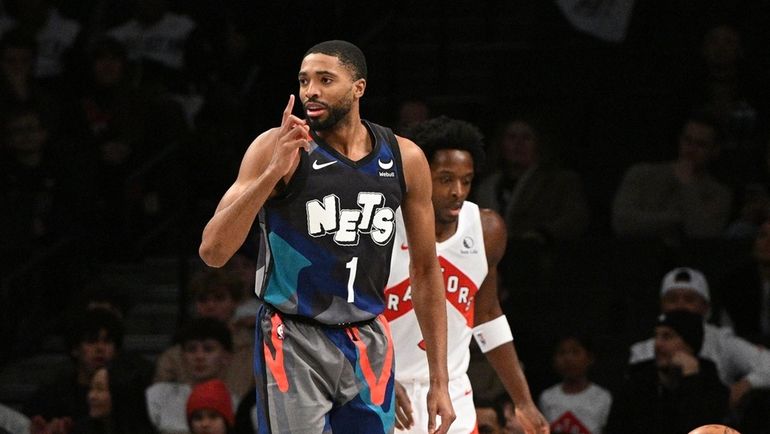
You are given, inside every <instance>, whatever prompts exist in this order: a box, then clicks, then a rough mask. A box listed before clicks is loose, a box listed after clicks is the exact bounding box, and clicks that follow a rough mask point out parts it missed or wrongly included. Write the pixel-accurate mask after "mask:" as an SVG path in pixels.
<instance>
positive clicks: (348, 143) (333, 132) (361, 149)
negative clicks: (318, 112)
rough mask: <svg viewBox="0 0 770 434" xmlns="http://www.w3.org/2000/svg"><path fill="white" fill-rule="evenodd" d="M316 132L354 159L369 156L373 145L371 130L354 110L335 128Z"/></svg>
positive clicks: (340, 151) (325, 140) (343, 153)
mask: <svg viewBox="0 0 770 434" xmlns="http://www.w3.org/2000/svg"><path fill="white" fill-rule="evenodd" d="M316 134H318V137H320V138H322V139H323V140H324V142H326V144H327V145H329V146H331V147H332V148H334V150H336V151H337V152H339V153H340V154H342V155H344V156H346V157H348V158H349V159H351V160H353V161H358V160H360V159H361V158H363V157H365V156H367V155H368V154H369V152H371V150H372V147H373V144H372V141H371V139H370V138H369V132H368V131H367V129H366V127H365V126H364V124H363V123H361V117H360V116H359V115H358V113H353V112H352V111H351V113H349V114H348V116H346V117H345V118H344V119H340V121H339V122H338V123H337V125H335V126H334V127H333V128H330V129H328V130H324V131H316Z"/></svg>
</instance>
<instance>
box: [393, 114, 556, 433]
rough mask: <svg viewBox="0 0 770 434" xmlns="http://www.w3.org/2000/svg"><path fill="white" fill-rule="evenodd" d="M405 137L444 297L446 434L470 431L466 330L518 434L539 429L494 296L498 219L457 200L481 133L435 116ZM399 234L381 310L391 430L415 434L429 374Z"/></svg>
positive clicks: (466, 185)
mask: <svg viewBox="0 0 770 434" xmlns="http://www.w3.org/2000/svg"><path fill="white" fill-rule="evenodd" d="M411 137H412V139H413V140H414V141H415V142H416V143H417V144H418V145H419V146H420V147H421V148H422V150H423V151H424V152H425V154H426V156H427V158H428V161H429V163H430V171H431V177H432V183H433V197H432V200H433V209H434V212H435V220H436V226H435V230H436V241H437V244H436V250H437V251H438V256H439V261H440V263H441V267H442V269H443V273H444V281H445V284H446V300H442V301H441V302H440V305H441V307H442V308H445V309H446V310H447V327H448V329H449V339H448V342H447V346H448V351H449V354H448V356H449V359H448V370H449V379H450V382H449V393H450V396H451V398H452V404H453V406H454V409H455V412H456V414H457V420H456V421H455V423H454V424H453V425H452V429H451V432H453V433H464V434H467V433H471V432H477V431H476V413H475V410H474V405H473V394H472V390H471V383H470V381H469V379H468V376H467V375H466V371H467V369H468V363H469V360H470V351H469V348H468V346H469V344H470V339H471V335H473V336H474V337H475V338H476V342H477V343H478V344H479V347H480V348H481V351H483V352H484V353H485V354H486V356H487V359H488V360H489V362H490V364H491V365H492V367H493V368H494V369H495V371H496V372H497V374H498V375H499V377H500V379H501V380H502V383H503V385H504V386H505V389H506V391H507V392H508V394H509V395H510V396H511V398H512V399H513V401H514V402H515V403H516V415H517V417H518V419H519V421H520V422H521V425H522V426H523V427H524V428H525V431H526V432H527V433H528V434H531V433H547V432H549V427H548V423H547V422H546V420H545V418H544V417H543V416H542V415H541V414H540V412H539V411H538V410H537V408H536V407H535V404H534V403H533V401H532V397H531V396H530V392H529V387H528V385H527V381H526V379H525V378H524V374H523V373H522V370H521V367H520V365H519V361H518V357H517V355H516V350H515V348H514V345H513V342H512V341H513V338H512V334H511V329H510V327H509V325H508V321H507V319H506V318H505V316H504V315H503V314H502V310H501V308H500V303H499V301H498V298H497V271H496V269H497V264H498V262H499V261H500V258H502V256H503V253H504V251H505V242H506V233H505V226H504V223H503V220H502V218H501V217H500V215H498V214H497V213H495V212H494V211H491V210H488V209H479V207H478V206H477V205H476V204H474V203H472V202H469V201H466V200H465V199H466V198H467V197H468V193H469V192H470V187H471V181H472V180H473V176H474V173H475V172H476V168H477V167H478V166H479V165H480V164H481V159H482V158H483V148H482V142H481V141H482V136H481V133H480V132H479V131H478V129H476V127H474V126H473V125H471V124H469V123H467V122H463V121H459V120H453V119H449V118H447V117H439V118H435V119H431V120H429V121H426V122H423V123H421V124H418V125H417V126H415V128H414V129H413V131H412V134H411ZM397 222H400V220H399V218H397ZM426 230H427V229H426ZM404 235H405V233H404V231H403V229H402V227H401V225H400V224H399V225H397V227H396V242H395V244H394V247H393V259H392V263H391V274H390V278H389V280H388V287H387V289H386V290H385V294H386V297H387V309H386V311H385V315H386V317H387V318H388V320H390V322H391V330H392V333H393V340H394V342H395V344H396V380H397V385H398V383H400V385H403V387H404V389H405V390H402V389H400V388H399V389H398V390H397V401H398V403H399V404H398V405H399V408H398V409H397V410H396V411H397V416H398V418H399V419H398V422H397V427H398V428H402V427H404V428H411V430H410V431H409V432H412V433H423V432H425V423H424V418H425V417H427V416H428V413H427V409H426V408H425V406H424V405H423V404H422V402H423V401H424V399H425V394H426V393H427V391H428V386H429V384H430V383H429V380H430V377H429V370H428V359H427V358H426V352H425V341H424V336H423V335H422V334H421V333H420V329H419V328H418V327H417V317H416V316H415V313H416V312H415V311H414V310H413V301H414V288H413V283H414V282H413V281H412V280H411V279H410V276H409V273H408V269H409V266H410V261H411V260H413V258H414V254H412V252H411V250H412V249H413V247H414V246H413V245H412V244H411V242H410V241H409V240H408V239H407V238H406V237H405V236H404ZM418 247H419V246H418ZM402 392H403V393H405V394H406V395H408V399H402V398H406V397H405V396H404V395H402ZM412 403H414V406H412ZM410 416H413V419H412V417H410ZM413 422H414V423H413ZM412 425H413V426H412Z"/></svg>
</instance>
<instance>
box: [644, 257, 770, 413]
mask: <svg viewBox="0 0 770 434" xmlns="http://www.w3.org/2000/svg"><path fill="white" fill-rule="evenodd" d="M710 300H711V297H710V295H709V288H708V282H707V281H706V278H705V276H704V275H703V274H702V273H701V272H699V271H697V270H694V269H691V268H676V269H674V270H672V271H670V272H669V273H667V274H666V275H665V277H664V278H663V282H662V283H661V288H660V310H661V312H662V313H668V312H671V311H673V310H677V309H683V310H687V311H689V312H692V313H696V314H698V315H700V316H701V318H702V319H703V320H704V337H703V345H702V346H701V349H700V352H699V353H698V356H699V357H701V358H703V359H705V360H709V361H711V362H713V363H715V364H716V368H717V373H718V374H719V378H720V380H721V381H722V383H723V384H724V385H725V386H728V387H729V388H730V406H731V408H737V407H739V406H740V407H741V408H743V406H745V405H749V404H750V401H751V399H753V396H755V395H756V393H750V392H752V391H753V390H758V389H764V390H766V389H767V388H769V387H770V351H768V350H767V349H766V348H761V347H759V346H757V345H754V344H752V343H750V342H748V341H746V340H744V339H741V338H739V337H737V336H735V335H734V334H733V331H732V330H731V329H729V328H719V327H717V326H714V325H712V324H709V323H705V318H706V315H707V314H708V312H709V310H710V308H711V306H710ZM654 358H655V340H654V339H647V340H644V341H641V342H637V343H635V344H633V345H632V346H631V357H630V360H629V363H630V364H636V363H640V362H643V361H647V360H652V359H654ZM766 414H769V413H766Z"/></svg>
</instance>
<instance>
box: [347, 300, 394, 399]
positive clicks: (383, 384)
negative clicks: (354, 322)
mask: <svg viewBox="0 0 770 434" xmlns="http://www.w3.org/2000/svg"><path fill="white" fill-rule="evenodd" d="M377 320H378V321H380V323H381V324H382V326H383V328H384V329H385V333H386V337H387V338H388V351H387V353H386V354H385V362H384V363H383V365H382V372H380V376H379V378H375V376H374V370H373V369H372V364H371V363H369V355H368V354H367V353H366V344H365V343H364V341H362V340H361V336H360V334H359V332H358V327H353V328H350V329H349V332H348V333H351V334H352V335H353V336H351V340H352V341H353V343H354V344H355V345H356V347H357V348H358V356H359V357H360V361H359V364H360V365H361V372H363V374H364V379H365V380H366V383H367V384H368V385H369V390H370V391H371V398H372V404H374V405H382V403H383V402H384V401H385V389H386V388H387V386H388V380H389V379H390V370H391V367H392V366H393V340H392V339H391V338H390V324H388V321H386V320H385V319H384V317H383V316H382V315H380V316H379V317H377Z"/></svg>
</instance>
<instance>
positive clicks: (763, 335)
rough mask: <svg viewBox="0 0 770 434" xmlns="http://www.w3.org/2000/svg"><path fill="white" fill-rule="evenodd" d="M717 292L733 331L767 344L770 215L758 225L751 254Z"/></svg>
mask: <svg viewBox="0 0 770 434" xmlns="http://www.w3.org/2000/svg"><path fill="white" fill-rule="evenodd" d="M719 293H720V294H721V295H722V299H723V304H724V307H725V310H726V311H727V313H728V314H729V315H730V320H731V322H732V326H733V329H734V330H735V334H737V335H738V336H740V337H742V338H744V339H747V340H749V341H751V342H754V343H757V344H761V345H764V346H765V347H770V219H766V220H765V221H764V222H763V223H762V224H761V226H759V231H758V232H757V235H756V238H755V239H754V243H753V249H752V253H751V258H750V259H747V260H746V261H745V263H744V264H742V265H740V266H739V267H737V268H736V269H734V270H731V271H730V272H728V273H727V274H726V275H725V277H724V278H723V279H722V282H721V284H720V286H719Z"/></svg>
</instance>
